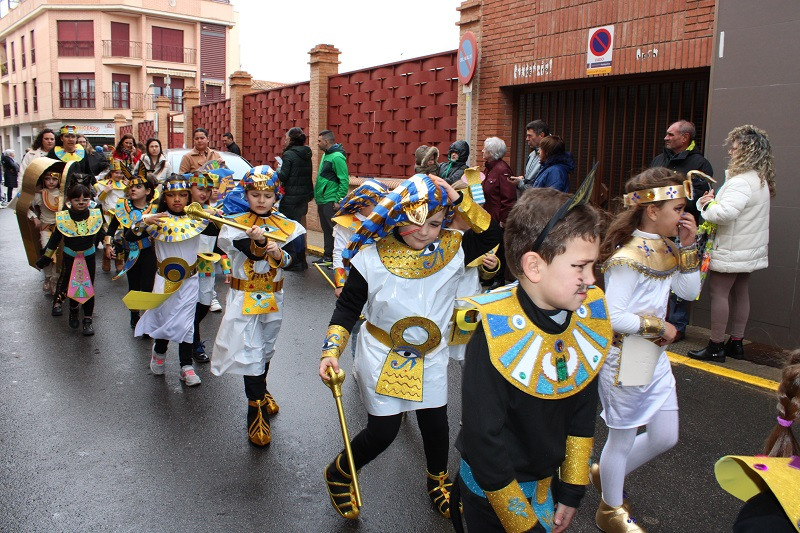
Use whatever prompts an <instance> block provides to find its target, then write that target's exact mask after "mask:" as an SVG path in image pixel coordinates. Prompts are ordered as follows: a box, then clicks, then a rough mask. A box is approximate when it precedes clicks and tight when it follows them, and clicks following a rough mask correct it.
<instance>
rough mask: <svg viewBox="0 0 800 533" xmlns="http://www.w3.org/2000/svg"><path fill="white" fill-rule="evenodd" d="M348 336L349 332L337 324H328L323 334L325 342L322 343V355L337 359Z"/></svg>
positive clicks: (345, 344) (323, 357)
mask: <svg viewBox="0 0 800 533" xmlns="http://www.w3.org/2000/svg"><path fill="white" fill-rule="evenodd" d="M349 338H350V332H349V331H347V330H346V329H344V328H343V327H342V326H339V325H338V324H331V325H330V326H328V333H327V334H326V335H325V344H323V345H322V357H320V359H325V358H326V357H335V358H336V359H339V356H340V355H342V351H344V347H345V346H347V340H348V339H349Z"/></svg>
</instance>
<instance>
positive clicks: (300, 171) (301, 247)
mask: <svg viewBox="0 0 800 533" xmlns="http://www.w3.org/2000/svg"><path fill="white" fill-rule="evenodd" d="M278 179H280V182H281V185H282V186H283V190H284V195H283V198H281V203H280V208H279V210H280V212H281V213H283V214H284V215H286V217H287V218H290V219H292V220H295V221H297V222H299V223H300V225H301V226H303V227H305V225H306V213H308V203H309V202H310V201H311V200H313V199H314V184H313V182H312V180H311V148H310V147H309V146H306V134H305V133H303V130H302V129H301V128H291V129H290V130H289V131H287V132H286V137H285V141H284V148H283V163H282V164H281V166H280V167H279V168H278ZM287 250H288V251H289V252H290V253H293V254H294V255H295V257H296V260H295V261H294V262H293V263H292V265H291V266H289V268H287V270H305V269H307V268H308V263H307V262H306V236H305V234H303V235H301V236H299V237H297V238H296V239H295V240H294V241H292V242H291V243H289V244H287Z"/></svg>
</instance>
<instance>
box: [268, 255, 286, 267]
mask: <svg viewBox="0 0 800 533" xmlns="http://www.w3.org/2000/svg"><path fill="white" fill-rule="evenodd" d="M264 259H266V260H267V262H268V263H269V267H270V268H280V267H281V266H282V265H283V260H284V257H283V254H281V258H280V259H275V258H274V257H272V256H271V255H269V254H268V253H266V252H264Z"/></svg>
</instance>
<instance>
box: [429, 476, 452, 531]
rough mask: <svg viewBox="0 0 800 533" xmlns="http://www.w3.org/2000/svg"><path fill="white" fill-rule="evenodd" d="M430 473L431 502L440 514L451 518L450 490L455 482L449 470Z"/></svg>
mask: <svg viewBox="0 0 800 533" xmlns="http://www.w3.org/2000/svg"><path fill="white" fill-rule="evenodd" d="M425 473H426V474H428V496H429V497H430V499H431V503H433V505H435V506H436V509H437V510H438V511H439V514H440V515H442V516H443V517H445V518H448V519H449V518H450V490H451V487H452V486H453V482H452V481H450V477H449V474H448V472H440V473H438V474H435V475H434V474H431V473H430V472H428V471H427V470H426V471H425Z"/></svg>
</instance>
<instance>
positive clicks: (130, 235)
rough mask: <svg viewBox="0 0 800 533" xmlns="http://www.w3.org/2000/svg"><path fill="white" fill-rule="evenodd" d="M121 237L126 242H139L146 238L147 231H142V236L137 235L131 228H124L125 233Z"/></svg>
mask: <svg viewBox="0 0 800 533" xmlns="http://www.w3.org/2000/svg"><path fill="white" fill-rule="evenodd" d="M122 237H123V238H124V239H125V240H126V241H128V242H136V241H141V240H142V239H144V238H145V237H147V230H144V231H142V234H141V235H139V234H137V233H136V232H135V231H133V227H130V228H125V232H124V233H123V234H122Z"/></svg>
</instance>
